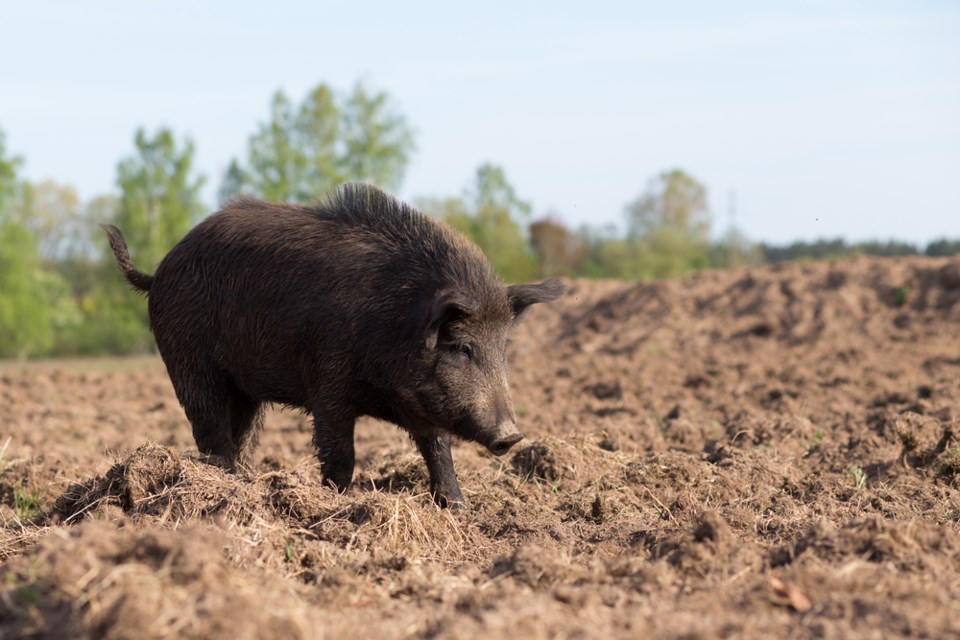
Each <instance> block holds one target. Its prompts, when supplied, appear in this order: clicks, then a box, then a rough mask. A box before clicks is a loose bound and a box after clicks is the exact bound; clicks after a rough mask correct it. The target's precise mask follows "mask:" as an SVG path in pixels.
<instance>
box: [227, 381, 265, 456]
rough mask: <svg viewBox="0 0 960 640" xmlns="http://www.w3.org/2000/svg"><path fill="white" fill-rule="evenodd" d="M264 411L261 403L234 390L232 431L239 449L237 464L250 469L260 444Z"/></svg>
mask: <svg viewBox="0 0 960 640" xmlns="http://www.w3.org/2000/svg"><path fill="white" fill-rule="evenodd" d="M262 427H263V409H262V406H261V404H260V403H259V402H257V401H256V400H254V399H253V398H250V397H249V396H247V395H245V394H243V393H241V392H240V391H238V390H234V391H233V393H231V394H230V430H231V435H232V436H233V442H234V445H235V446H236V448H237V453H236V455H237V464H238V465H240V466H242V467H250V466H252V464H253V453H254V452H255V451H256V449H257V445H258V444H260V430H261V428H262Z"/></svg>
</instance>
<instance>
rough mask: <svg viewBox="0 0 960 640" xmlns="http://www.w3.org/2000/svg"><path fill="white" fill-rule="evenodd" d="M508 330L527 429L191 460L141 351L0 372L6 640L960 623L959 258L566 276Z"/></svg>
mask: <svg viewBox="0 0 960 640" xmlns="http://www.w3.org/2000/svg"><path fill="white" fill-rule="evenodd" d="M572 284H573V289H572V292H571V293H570V294H569V295H568V296H567V297H566V298H565V299H564V300H562V301H560V302H558V303H557V304H554V305H552V306H549V307H544V308H542V309H537V310H536V311H535V312H532V313H531V314H530V317H529V318H528V319H527V320H526V321H525V323H524V324H523V325H522V327H521V328H520V329H519V330H518V331H517V335H516V337H515V346H514V350H513V354H512V359H513V367H512V370H513V388H514V397H515V400H516V404H517V408H518V413H519V414H520V421H521V425H522V429H523V431H524V433H525V434H526V436H527V439H526V440H525V441H524V442H523V443H521V445H518V447H517V448H515V449H514V451H513V452H511V454H508V455H507V456H505V457H504V458H502V459H496V458H493V457H492V456H490V455H489V454H487V453H486V452H484V451H482V450H481V449H480V448H479V447H478V446H477V445H474V444H470V443H461V444H458V445H457V447H456V450H455V452H454V457H455V459H456V461H457V467H458V470H459V475H460V480H461V485H462V487H463V491H464V494H465V496H466V498H467V500H468V501H469V503H470V506H469V508H468V509H466V510H465V511H462V512H455V513H451V512H448V511H443V510H439V509H437V508H435V507H434V506H433V504H432V502H431V500H430V498H429V496H428V495H427V485H426V472H425V469H424V467H423V464H422V462H421V460H420V459H419V457H418V456H417V455H416V454H415V451H414V448H413V446H412V445H411V444H410V443H409V441H408V440H407V439H406V438H405V436H404V435H403V434H402V433H401V432H400V431H399V430H397V429H395V428H393V427H391V426H389V425H384V424H381V423H376V422H372V421H368V422H364V423H363V424H362V425H361V426H360V427H359V428H358V437H357V449H358V457H359V461H358V471H357V475H356V484H355V486H354V487H353V488H352V489H351V490H350V492H349V493H347V494H346V495H344V496H340V495H337V494H335V493H334V492H332V491H329V490H326V489H323V488H321V487H320V486H319V471H318V468H317V464H316V462H315V460H314V459H313V458H312V452H311V450H310V446H309V444H310V422H309V420H308V419H307V418H306V417H304V416H303V415H301V414H299V413H296V412H292V411H274V412H272V413H270V414H269V415H268V418H267V428H266V430H265V433H264V437H263V440H262V444H261V447H260V449H259V451H258V455H257V464H256V468H255V470H254V471H252V472H249V473H242V474H236V475H231V474H227V473H224V472H222V471H220V470H219V469H217V468H214V467H211V466H209V465H206V464H204V463H202V462H200V461H199V460H198V459H197V456H196V450H195V449H194V448H193V442H192V438H191V435H190V428H189V425H188V423H187V422H186V419H185V418H184V416H183V414H182V412H181V410H180V408H179V406H178V405H177V402H176V399H175V397H174V396H173V392H172V390H171V387H170V384H169V381H168V380H167V378H166V375H165V373H164V370H163V367H162V364H161V363H160V362H159V361H158V360H156V359H153V358H145V359H144V358H141V359H133V360H104V361H84V362H50V363H35V364H30V365H16V364H8V365H4V366H2V367H0V451H2V453H0V524H2V528H0V563H2V564H0V638H13V637H49V638H59V637H77V638H95V637H96V638H100V637H107V638H160V637H194V638H268V637H289V638H296V637H300V638H313V637H318V638H321V637H339V638H346V637H357V636H363V637H375V638H378V639H379V638H383V639H387V638H400V637H430V638H434V637H439V638H474V637H475V638H481V637H482V638H489V637H529V638H601V637H603V638H606V637H665V638H717V637H754V638H756V637H784V638H786V637H790V638H805V637H818V638H849V637H870V638H873V637H877V638H880V637H929V638H934V637H945V636H954V637H957V636H960V604H958V603H960V524H958V522H960V446H958V444H960V443H958V442H957V435H958V433H960V424H958V421H960V261H956V260H954V261H948V260H927V259H904V260H874V259H857V260H852V261H845V262H839V263H811V264H798V265H788V266H779V267H772V268H762V269H751V270H740V271H727V272H706V273H701V274H699V275H696V276H694V277H691V278H688V279H685V280H682V281H668V282H658V283H648V284H624V283H612V282H588V281H578V282H574V283H572Z"/></svg>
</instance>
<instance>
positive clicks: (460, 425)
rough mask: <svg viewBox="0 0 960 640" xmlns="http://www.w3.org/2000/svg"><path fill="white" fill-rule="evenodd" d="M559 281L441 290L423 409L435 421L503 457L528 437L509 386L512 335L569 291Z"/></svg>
mask: <svg viewBox="0 0 960 640" xmlns="http://www.w3.org/2000/svg"><path fill="white" fill-rule="evenodd" d="M564 289H565V287H564V285H563V284H562V283H561V282H560V281H559V280H548V281H546V282H542V283H538V284H521V285H512V286H509V287H503V286H500V287H498V290H496V291H490V290H487V291H485V292H483V294H482V295H477V294H475V293H470V292H464V291H441V292H438V293H437V295H436V296H435V298H434V299H433V301H432V304H431V305H430V308H429V311H428V321H427V322H426V336H425V341H424V348H425V351H424V359H425V360H426V362H425V363H424V364H425V365H426V369H427V370H428V371H429V375H427V376H426V377H425V378H424V379H422V380H421V381H420V384H418V385H417V386H418V389H417V404H419V406H420V407H421V408H422V410H423V411H424V412H425V413H426V414H427V415H429V417H430V421H431V422H433V423H434V424H435V425H436V426H438V427H441V428H444V429H447V430H449V431H450V432H452V433H453V434H454V435H457V436H459V437H461V438H464V439H466V440H473V441H475V442H479V443H480V444H482V445H483V446H485V447H486V448H487V449H489V450H490V452H491V453H493V454H494V455H498V456H499V455H503V454H504V453H506V452H507V451H509V450H510V447H512V446H513V445H514V444H516V443H517V442H519V441H520V440H522V439H523V436H522V435H521V434H520V431H519V430H518V429H517V417H516V414H515V413H514V409H513V399H512V398H511V396H510V387H509V385H508V382H507V335H508V333H509V331H510V329H511V327H512V326H513V325H514V324H515V323H516V322H517V320H518V319H519V318H520V317H521V316H522V315H523V313H524V312H525V311H526V310H527V308H528V307H530V305H532V304H535V303H538V302H549V301H551V300H554V299H556V298H558V297H559V296H560V295H561V294H562V293H563V292H564Z"/></svg>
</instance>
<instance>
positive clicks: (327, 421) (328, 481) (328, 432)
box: [313, 411, 356, 493]
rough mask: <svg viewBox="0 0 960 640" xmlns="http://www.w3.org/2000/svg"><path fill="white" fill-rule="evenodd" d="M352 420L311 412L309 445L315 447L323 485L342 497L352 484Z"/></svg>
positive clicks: (353, 419) (353, 418) (353, 455)
mask: <svg viewBox="0 0 960 640" xmlns="http://www.w3.org/2000/svg"><path fill="white" fill-rule="evenodd" d="M354 422H356V419H355V417H354V416H338V415H335V414H331V413H330V412H322V413H321V412H319V411H314V413H313V444H314V445H315V446H316V447H317V457H318V458H319V459H320V471H321V473H322V474H323V483H324V484H325V485H327V486H329V487H333V488H334V489H336V490H337V491H339V492H340V493H343V492H344V491H346V490H347V488H348V487H349V486H350V482H351V481H352V480H353V467H354V464H355V463H356V454H355V453H354V449H353V426H354Z"/></svg>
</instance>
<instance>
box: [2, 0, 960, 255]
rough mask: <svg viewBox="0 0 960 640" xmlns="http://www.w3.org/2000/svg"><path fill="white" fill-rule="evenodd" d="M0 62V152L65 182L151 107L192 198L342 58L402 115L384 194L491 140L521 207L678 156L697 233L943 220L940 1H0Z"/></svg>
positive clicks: (817, 230)
mask: <svg viewBox="0 0 960 640" xmlns="http://www.w3.org/2000/svg"><path fill="white" fill-rule="evenodd" d="M0 61H2V63H0V130H2V131H4V132H5V134H6V144H7V151H8V153H14V154H17V155H20V156H22V157H23V158H24V159H25V167H24V171H23V173H24V176H25V177H26V178H28V179H30V180H42V179H48V178H49V179H53V180H56V181H57V182H60V183H63V184H67V185H71V186H73V187H74V188H76V189H77V190H78V191H79V193H80V195H81V197H83V198H91V197H93V196H96V195H98V194H101V193H106V192H110V191H113V190H115V178H116V165H117V162H118V161H119V160H120V159H121V158H123V157H124V156H127V155H129V154H130V153H131V152H132V150H133V134H134V131H135V130H136V129H137V127H140V126H144V127H146V128H147V130H148V131H153V130H155V129H156V128H157V127H160V126H168V127H171V128H172V129H173V130H174V132H175V133H176V134H177V135H178V136H180V137H181V138H182V137H184V136H189V137H191V138H192V139H193V140H194V142H195V144H196V149H197V157H196V163H197V167H198V169H199V171H200V172H202V173H203V174H205V175H206V176H207V186H206V188H205V191H204V195H205V198H206V200H207V201H208V202H209V203H210V205H211V207H212V206H213V204H214V202H215V199H216V196H215V193H216V188H217V187H218V186H219V184H220V180H221V178H222V175H223V172H224V170H225V168H226V166H227V164H228V163H229V162H230V160H231V159H232V158H234V157H241V158H242V157H243V155H244V151H245V148H246V142H247V139H248V137H249V136H250V134H252V133H253V132H254V130H255V128H256V126H257V124H258V123H259V122H262V121H264V120H265V119H266V117H267V115H268V105H269V102H270V97H271V96H272V94H273V93H274V92H275V91H276V90H277V89H282V90H284V91H285V92H286V93H287V95H288V96H290V97H291V98H292V99H294V100H295V101H299V100H300V99H302V97H303V96H304V95H305V94H306V92H307V90H308V89H309V88H311V87H313V86H315V85H317V84H318V83H320V82H326V83H329V84H330V85H332V86H333V87H334V88H336V89H338V90H340V91H342V92H346V91H348V90H349V89H351V88H352V87H353V85H354V84H355V83H356V82H357V81H358V80H363V81H365V82H367V83H368V84H369V85H370V86H372V87H373V88H375V89H378V90H383V91H386V92H387V93H389V94H390V96H391V97H392V99H393V101H394V105H395V107H396V108H397V109H398V110H399V111H400V112H401V113H403V114H404V115H405V116H406V118H407V120H408V122H409V123H410V124H411V125H412V127H413V128H414V130H415V132H416V141H417V151H416V153H415V154H414V156H413V159H412V162H411V164H410V166H409V168H408V170H407V174H406V178H405V180H404V183H403V185H402V187H401V188H400V190H399V191H398V193H397V195H399V196H400V197H402V198H404V199H408V200H409V199H414V198H417V197H426V196H435V197H442V196H456V195H460V194H461V193H462V192H463V190H464V188H465V187H467V186H468V184H469V183H470V181H471V179H472V177H473V175H474V173H475V171H476V168H477V167H478V166H479V165H480V164H482V163H484V162H493V163H495V164H498V165H501V166H502V167H503V168H504V169H505V171H506V174H507V177H508V179H509V180H510V182H511V183H512V184H513V185H514V187H515V188H516V191H517V193H518V194H519V195H520V196H521V197H522V198H524V199H526V200H528V201H530V202H531V203H532V204H533V211H534V215H535V216H537V215H541V214H544V213H547V212H552V213H553V214H554V215H557V216H558V217H559V218H560V219H562V220H563V221H565V222H566V223H567V224H568V225H571V226H574V227H577V226H580V225H583V224H589V225H596V226H602V225H609V224H614V225H622V223H623V219H624V207H625V206H626V205H627V204H628V203H629V202H630V201H632V200H634V199H636V198H637V197H638V196H639V195H640V194H641V193H642V192H643V191H644V189H645V188H646V187H647V185H648V182H649V181H650V179H651V178H653V177H654V176H656V175H657V174H658V173H660V172H661V171H664V170H668V169H673V168H681V169H683V170H684V171H686V172H688V173H690V174H691V175H693V176H694V177H695V178H697V179H698V180H699V181H700V182H702V183H703V184H704V185H705V186H706V187H707V189H708V193H709V200H710V208H711V211H712V212H713V213H714V214H715V217H714V228H715V231H716V233H718V234H719V233H721V232H723V231H724V230H726V229H727V228H728V227H729V225H730V224H731V223H735V224H736V225H737V226H738V227H739V229H740V230H741V231H743V232H744V233H746V235H747V236H748V237H750V238H751V239H753V240H756V241H764V242H771V243H785V242H790V241H794V240H814V239H817V238H822V237H826V238H834V237H844V238H846V239H847V240H848V241H860V240H871V239H882V240H886V239H891V238H895V239H899V240H905V241H910V242H915V243H925V242H928V241H930V240H932V239H935V238H939V237H944V236H946V237H952V238H960V3H956V2H932V1H924V0H913V1H904V2H886V1H883V0H874V1H864V2H847V1H843V0H836V1H833V2H821V1H819V0H807V1H803V2H789V1H780V2H738V1H736V0H731V1H728V2H722V3H718V2H709V1H703V2H692V1H688V2H685V1H677V2H669V3H665V2H641V1H635V2H620V3H618V2H603V1H596V0H595V1H593V2H589V3H583V2H558V1H555V2H550V3H534V2H522V1H520V0H513V1H511V2H485V3H454V2H434V3H425V2H413V1H411V2H352V3H343V2H338V3H329V2H289V1H282V0H273V1H272V2H269V3H264V2H252V1H246V0H234V1H233V2H229V3H227V2H204V3H201V2H195V1H193V2H183V1H180V0H166V1H165V2H162V3H160V2H129V0H127V1H123V2H113V1H103V2H100V1H96V0H91V1H90V2H82V3H80V2H40V1H38V2H15V1H13V0H0ZM731 213H732V214H733V215H732V216H731Z"/></svg>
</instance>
